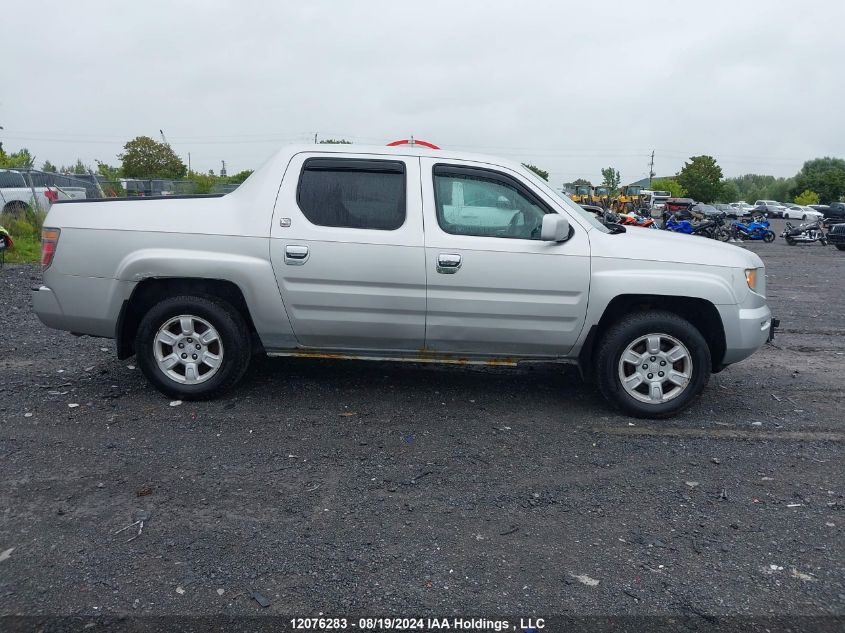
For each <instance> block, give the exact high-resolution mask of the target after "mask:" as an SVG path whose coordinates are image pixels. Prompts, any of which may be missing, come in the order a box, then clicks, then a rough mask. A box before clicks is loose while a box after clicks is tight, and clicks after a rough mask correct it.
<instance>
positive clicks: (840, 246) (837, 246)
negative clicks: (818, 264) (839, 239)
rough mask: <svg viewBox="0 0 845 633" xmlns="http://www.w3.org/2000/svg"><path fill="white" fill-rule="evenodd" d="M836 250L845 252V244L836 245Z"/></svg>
mask: <svg viewBox="0 0 845 633" xmlns="http://www.w3.org/2000/svg"><path fill="white" fill-rule="evenodd" d="M835 246H836V250H838V251H845V244H835Z"/></svg>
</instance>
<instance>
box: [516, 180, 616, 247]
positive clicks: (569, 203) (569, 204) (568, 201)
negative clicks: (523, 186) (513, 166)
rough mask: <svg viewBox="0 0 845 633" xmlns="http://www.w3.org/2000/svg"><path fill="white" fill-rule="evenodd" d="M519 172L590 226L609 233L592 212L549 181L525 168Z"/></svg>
mask: <svg viewBox="0 0 845 633" xmlns="http://www.w3.org/2000/svg"><path fill="white" fill-rule="evenodd" d="M519 173H520V174H522V175H523V176H524V177H525V178H528V179H529V180H530V181H531V182H532V183H534V185H535V186H537V187H540V189H542V190H543V191H545V192H546V193H547V194H549V195H550V196H551V197H552V198H555V197H557V198H559V199H560V200H563V203H564V206H565V207H566V208H567V209H568V210H569V211H570V212H571V213H573V214H575V215H577V216H578V217H580V218H583V219H584V220H586V221H587V223H589V225H590V226H592V227H593V228H595V229H598V230H599V231H601V232H602V233H610V229H608V228H607V227H606V226H605V225H604V224H602V223H601V222H599V221H598V219H597V218H596V217H595V216H594V215H593V214H592V213H590V212H589V211H585V210H584V209H582V208H581V207H580V206H579V205H577V204H576V203H575V202H573V200H572V198H570V197H569V196H567V195H566V194H565V193H563V192H562V191H555V190H554V189H552V188H551V187H549V183H547V182H546V181H544V180H541V179H540V177H539V176H536V175H535V174H534V172H532V171H529V170H527V169H523V170H521V171H520V172H519Z"/></svg>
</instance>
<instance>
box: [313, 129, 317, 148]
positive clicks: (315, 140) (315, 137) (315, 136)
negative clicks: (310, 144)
mask: <svg viewBox="0 0 845 633" xmlns="http://www.w3.org/2000/svg"><path fill="white" fill-rule="evenodd" d="M316 144H317V133H316V132H314V145H316Z"/></svg>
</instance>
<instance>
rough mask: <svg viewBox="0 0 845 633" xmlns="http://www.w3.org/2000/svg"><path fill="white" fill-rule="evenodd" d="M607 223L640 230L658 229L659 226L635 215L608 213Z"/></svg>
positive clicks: (606, 213)
mask: <svg viewBox="0 0 845 633" xmlns="http://www.w3.org/2000/svg"><path fill="white" fill-rule="evenodd" d="M604 221H605V223H610V224H621V225H622V226H639V227H640V228H647V229H656V228H657V224H655V222H654V220H653V219H652V218H649V217H643V216H641V215H637V214H635V213H615V212H614V211H606V212H605V214H604Z"/></svg>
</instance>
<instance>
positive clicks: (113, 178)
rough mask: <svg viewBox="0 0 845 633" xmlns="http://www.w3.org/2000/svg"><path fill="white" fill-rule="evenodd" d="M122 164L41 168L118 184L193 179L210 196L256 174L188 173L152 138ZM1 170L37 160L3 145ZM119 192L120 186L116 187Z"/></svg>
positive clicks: (135, 146)
mask: <svg viewBox="0 0 845 633" xmlns="http://www.w3.org/2000/svg"><path fill="white" fill-rule="evenodd" d="M117 159H118V160H119V161H120V163H119V164H117V165H111V164H108V163H105V162H103V161H100V160H95V163H96V167H95V166H92V165H86V164H85V163H84V162H83V161H82V160H81V159H77V160H76V163H75V164H74V165H62V166H60V167H59V166H56V165H54V164H53V163H51V162H50V161H49V160H45V161H44V162H43V163H42V165H41V171H45V172H51V173H60V174H68V175H71V176H73V175H82V174H92V173H93V174H98V175H99V176H102V177H103V178H104V179H105V180H107V181H110V182H113V183H117V181H119V180H120V179H122V178H137V179H140V180H190V181H193V182H194V183H195V184H196V188H195V190H196V192H197V193H210V192H211V191H212V190H213V189H214V186H215V185H217V184H240V183H242V182H243V181H244V180H246V179H247V178H248V177H249V175H250V174H251V173H252V170H251V169H246V170H244V171H241V172H238V173H237V174H233V175H231V176H223V175H220V174H215V173H214V170H212V169H209V170H208V172H206V173H202V172H197V171H193V170H190V171H189V170H188V167H187V165H185V163H184V161H182V159H181V158H180V157H179V156H178V155H177V154H176V152H174V151H173V149H172V148H171V147H170V145H169V144H168V143H160V142H158V141H156V140H155V139H152V138H150V137H149V136H137V137H135V138H134V139H132V140H131V141H128V142H127V143H126V144H125V145H124V146H123V152H121V153H120V154H118V155H117ZM0 168H5V169H14V168H19V169H34V168H35V157H34V156H32V154H31V153H30V151H29V150H28V149H26V148H23V149H20V150H18V151H16V152H12V153H6V151H5V150H4V149H3V144H2V143H0ZM116 188H117V189H119V187H116Z"/></svg>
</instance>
